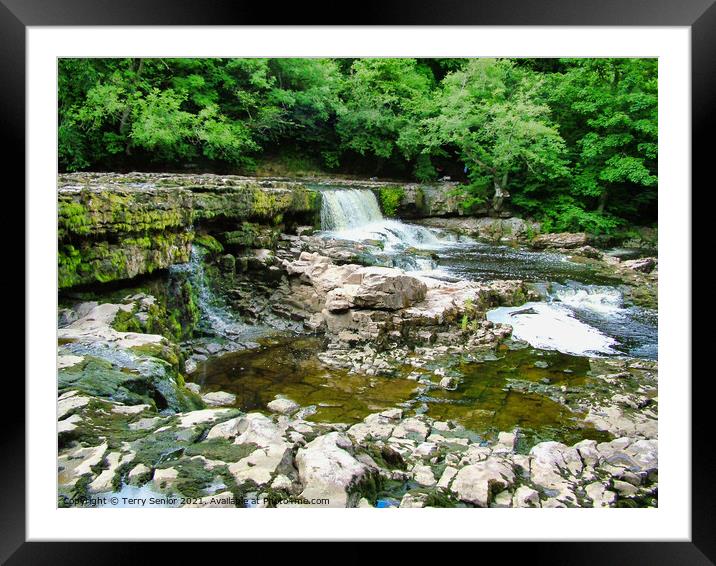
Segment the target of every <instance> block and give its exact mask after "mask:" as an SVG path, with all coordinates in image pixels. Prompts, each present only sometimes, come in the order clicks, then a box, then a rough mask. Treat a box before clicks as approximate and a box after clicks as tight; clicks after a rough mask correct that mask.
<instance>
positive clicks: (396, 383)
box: [192, 188, 657, 448]
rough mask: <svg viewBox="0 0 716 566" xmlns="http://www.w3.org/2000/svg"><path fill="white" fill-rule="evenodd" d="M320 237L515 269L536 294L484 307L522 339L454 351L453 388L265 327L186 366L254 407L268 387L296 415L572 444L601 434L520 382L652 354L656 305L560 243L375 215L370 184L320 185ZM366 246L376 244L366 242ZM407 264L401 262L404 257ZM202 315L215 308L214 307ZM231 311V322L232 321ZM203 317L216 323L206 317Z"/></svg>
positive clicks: (457, 263) (431, 269) (447, 275)
mask: <svg viewBox="0 0 716 566" xmlns="http://www.w3.org/2000/svg"><path fill="white" fill-rule="evenodd" d="M322 197H323V208H322V218H321V221H322V235H323V237H325V238H333V239H340V240H349V241H356V242H365V241H369V242H372V243H379V246H378V248H379V249H380V252H381V253H388V254H394V255H396V256H397V255H400V254H403V253H410V252H411V250H416V249H417V250H424V251H428V252H429V254H428V258H429V259H428V260H426V261H423V262H419V263H413V266H414V267H413V269H417V270H420V271H421V272H422V273H424V274H427V275H433V276H436V277H440V278H443V279H455V280H457V279H468V280H474V281H487V280H491V279H523V280H526V281H529V282H531V283H533V284H535V285H536V286H537V287H538V288H540V289H541V290H542V294H543V296H544V297H545V298H544V300H542V301H539V302H531V303H527V304H525V305H522V306H520V307H500V308H496V309H493V310H491V311H489V312H488V313H487V317H488V319H490V320H492V321H494V322H504V323H508V324H510V325H511V326H512V327H513V338H515V339H517V340H519V341H524V342H527V343H528V344H529V347H526V348H520V349H510V348H502V349H501V350H500V352H498V354H497V355H494V356H492V357H487V358H485V359H483V360H481V361H480V362H464V363H463V362H461V363H460V366H459V368H458V369H459V373H460V375H461V376H462V379H461V382H460V385H459V386H458V388H457V389H456V390H455V391H444V390H439V389H430V390H429V391H428V392H427V393H426V392H425V391H423V390H421V389H420V388H419V387H418V386H417V385H418V384H417V383H416V381H415V377H414V376H413V377H412V379H411V378H410V377H411V376H410V371H411V368H409V367H406V368H405V369H404V370H400V371H398V375H396V376H394V377H377V376H364V375H357V374H353V373H350V372H347V371H336V370H334V369H330V368H327V367H325V366H324V365H323V364H322V363H321V362H320V361H319V359H318V353H319V352H320V351H321V350H322V349H323V347H324V343H323V342H322V340H321V339H318V338H308V339H307V338H305V337H299V338H297V337H291V336H277V337H273V338H270V339H263V340H258V341H259V342H260V344H261V345H260V347H259V348H255V349H252V350H244V351H239V352H234V353H229V354H225V355H223V356H221V357H213V358H209V359H208V360H207V361H206V362H204V363H202V364H200V365H199V367H198V369H197V372H196V373H195V374H194V375H193V376H192V378H193V379H195V380H196V381H198V382H199V383H200V384H201V385H202V387H203V388H204V389H206V390H210V391H212V390H223V391H230V392H233V393H235V394H236V395H237V403H236V406H237V407H239V408H241V409H243V410H247V411H249V410H265V407H266V404H267V403H268V402H270V401H271V400H272V399H273V398H274V397H275V396H276V395H285V396H288V397H289V398H291V399H293V400H295V401H296V402H298V403H299V404H300V405H301V406H302V407H304V410H305V413H304V416H305V418H307V419H309V420H316V421H328V422H343V423H348V424H351V423H355V422H359V421H360V420H361V419H363V418H364V417H365V416H367V415H368V414H370V413H374V412H377V411H379V410H382V409H385V408H389V407H394V406H402V407H404V408H405V409H408V410H414V411H415V412H424V413H426V414H427V415H428V416H431V417H433V418H436V419H452V420H455V421H456V422H458V423H460V424H462V425H463V426H465V427H466V428H468V429H470V430H472V431H477V432H478V433H479V434H483V435H485V436H489V435H491V434H495V433H496V432H498V431H501V430H512V429H514V428H515V427H518V428H519V429H520V430H521V431H522V438H523V439H525V442H527V443H528V446H527V448H528V447H529V445H531V444H534V443H535V442H538V441H539V440H544V439H552V440H560V441H563V442H569V443H574V442H577V441H579V440H580V439H583V438H595V439H598V440H604V439H606V437H607V436H608V435H606V434H605V433H601V432H599V431H596V430H594V429H593V428H591V427H590V426H588V425H587V424H586V423H584V421H583V420H582V418H583V415H580V414H579V413H574V412H572V411H570V410H569V409H568V408H566V407H565V406H564V405H563V404H561V403H558V402H556V401H554V400H552V399H551V398H550V397H549V396H548V395H546V394H540V393H539V392H535V391H534V388H533V387H532V388H530V387H525V384H527V385H529V384H530V383H532V384H534V383H539V384H547V385H558V386H562V385H564V386H568V387H572V386H580V385H582V384H584V383H586V382H588V380H589V379H590V364H589V359H588V358H589V357H590V356H619V355H629V356H635V357H644V358H651V359H656V358H657V316H656V312H655V311H649V310H647V309H642V308H638V307H634V306H630V305H627V304H625V302H624V299H623V296H622V292H621V290H620V287H619V285H618V284H617V283H616V282H614V281H610V280H608V279H605V278H603V277H602V278H600V277H598V276H596V275H595V274H594V272H593V271H592V270H591V269H590V268H589V267H587V266H585V265H583V264H578V263H572V262H570V261H568V260H567V258H566V257H565V256H563V255H561V254H554V253H545V252H535V251H531V250H528V249H523V248H518V247H508V246H501V245H494V244H487V243H483V242H476V241H473V240H470V239H466V238H458V237H457V236H455V235H451V234H449V233H447V232H445V231H440V230H431V229H428V228H425V227H422V226H415V225H411V224H408V223H404V222H401V221H398V220H392V219H386V218H384V217H383V216H382V214H381V212H380V207H379V205H378V202H377V199H376V197H375V195H374V194H373V192H372V191H369V190H360V189H345V190H341V189H335V188H333V189H326V190H324V191H322ZM378 248H377V249H378ZM406 264H407V265H410V263H409V262H407V263H406ZM207 304H208V305H210V306H211V305H213V307H212V308H213V310H211V311H210V312H211V313H213V314H217V313H218V314H219V315H221V313H222V310H221V309H219V310H218V311H217V310H216V304H215V303H213V302H212V301H209V300H207ZM233 322H235V321H233ZM212 324H217V323H216V322H214V323H212Z"/></svg>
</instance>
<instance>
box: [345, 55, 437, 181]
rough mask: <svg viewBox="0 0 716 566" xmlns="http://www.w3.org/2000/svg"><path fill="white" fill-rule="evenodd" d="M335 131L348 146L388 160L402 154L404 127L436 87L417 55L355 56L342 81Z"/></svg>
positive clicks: (362, 153) (381, 159)
mask: <svg viewBox="0 0 716 566" xmlns="http://www.w3.org/2000/svg"><path fill="white" fill-rule="evenodd" d="M344 85H345V86H344V89H343V92H342V94H343V103H342V104H341V105H340V106H339V108H338V121H337V123H336V132H337V133H338V135H339V137H340V139H341V147H342V148H343V149H344V150H346V149H347V150H352V151H354V152H356V153H358V154H360V155H362V156H365V155H372V156H375V157H377V158H378V161H377V165H378V169H379V168H380V165H381V163H382V162H383V161H384V160H387V159H390V158H391V157H395V156H396V155H398V154H399V152H398V150H399V149H400V148H399V146H398V139H399V138H400V135H401V131H402V130H403V129H405V128H407V127H409V125H410V121H411V115H412V113H413V112H414V110H415V108H416V107H417V106H419V105H420V104H421V102H422V101H423V99H424V98H425V97H427V95H428V94H429V92H430V89H431V87H432V86H433V78H432V73H431V71H430V69H429V68H427V67H426V66H424V65H419V64H418V63H417V61H416V60H415V59H356V60H355V61H354V62H353V65H352V66H351V72H350V75H349V76H348V78H347V79H346V81H345V83H344Z"/></svg>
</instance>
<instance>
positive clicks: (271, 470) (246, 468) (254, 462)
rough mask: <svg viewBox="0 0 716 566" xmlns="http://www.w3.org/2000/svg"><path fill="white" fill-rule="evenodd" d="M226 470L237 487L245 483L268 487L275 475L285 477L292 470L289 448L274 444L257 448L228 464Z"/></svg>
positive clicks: (288, 446) (278, 443)
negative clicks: (249, 482) (227, 469)
mask: <svg viewBox="0 0 716 566" xmlns="http://www.w3.org/2000/svg"><path fill="white" fill-rule="evenodd" d="M228 468H229V472H231V474H232V475H233V476H234V479H235V480H236V483H237V484H238V485H241V484H242V483H245V482H247V481H253V482H254V483H255V484H256V485H259V486H263V485H268V484H270V483H271V480H272V479H273V478H274V476H276V475H277V474H283V475H285V474H287V473H291V471H292V470H293V465H292V452H291V446H290V445H289V444H288V443H286V442H276V443H275V444H271V445H269V446H267V447H265V448H258V449H256V450H254V451H253V452H252V453H251V454H250V455H249V456H247V457H246V458H243V459H241V460H239V461H238V462H236V463H234V464H229V466H228Z"/></svg>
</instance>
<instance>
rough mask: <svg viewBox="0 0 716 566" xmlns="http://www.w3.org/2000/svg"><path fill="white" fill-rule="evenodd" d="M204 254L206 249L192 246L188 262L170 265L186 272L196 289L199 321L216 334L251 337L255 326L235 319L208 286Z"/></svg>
mask: <svg viewBox="0 0 716 566" xmlns="http://www.w3.org/2000/svg"><path fill="white" fill-rule="evenodd" d="M205 255H206V250H204V249H203V248H201V247H200V246H193V247H192V249H191V257H190V260H189V263H184V264H178V265H173V266H172V267H171V270H173V271H176V272H185V273H187V275H188V278H189V282H190V283H191V284H192V286H193V287H194V289H195V290H196V297H197V301H196V304H197V307H198V308H199V311H200V312H201V323H202V324H204V325H206V326H207V327H208V330H210V331H211V333H213V334H216V335H218V336H223V337H226V338H231V339H240V338H250V337H252V336H253V335H254V334H256V327H255V326H251V325H249V324H246V323H243V322H241V321H239V320H237V318H236V317H235V316H234V315H233V314H232V313H231V311H230V308H229V307H228V306H227V305H226V304H224V303H223V301H222V300H221V299H220V298H219V297H217V296H216V295H215V294H214V293H213V292H212V290H211V289H210V288H209V284H208V282H207V280H206V273H205V271H204V256H205Z"/></svg>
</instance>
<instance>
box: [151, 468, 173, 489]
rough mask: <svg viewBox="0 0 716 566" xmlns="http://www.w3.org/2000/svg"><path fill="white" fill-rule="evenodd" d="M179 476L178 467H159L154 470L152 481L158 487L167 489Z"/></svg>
mask: <svg viewBox="0 0 716 566" xmlns="http://www.w3.org/2000/svg"><path fill="white" fill-rule="evenodd" d="M178 477H179V471H178V470H177V469H176V468H159V469H157V470H154V477H153V478H152V482H153V483H154V485H155V486H156V487H157V488H158V489H162V490H163V489H167V488H169V487H170V486H171V485H172V484H173V483H174V482H176V480H177V478H178Z"/></svg>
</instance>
